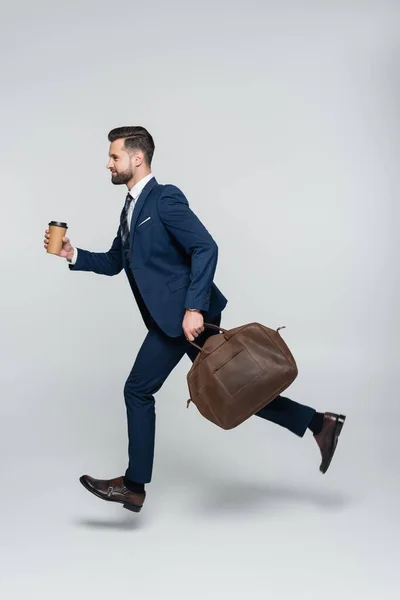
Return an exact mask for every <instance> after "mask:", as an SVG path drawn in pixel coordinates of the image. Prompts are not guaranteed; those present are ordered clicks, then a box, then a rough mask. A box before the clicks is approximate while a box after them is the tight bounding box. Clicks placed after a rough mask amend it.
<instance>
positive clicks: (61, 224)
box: [49, 221, 68, 229]
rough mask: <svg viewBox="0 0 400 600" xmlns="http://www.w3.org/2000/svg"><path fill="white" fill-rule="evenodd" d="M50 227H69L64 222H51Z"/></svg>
mask: <svg viewBox="0 0 400 600" xmlns="http://www.w3.org/2000/svg"><path fill="white" fill-rule="evenodd" d="M49 225H56V226H57V227H66V228H67V229H68V225H67V224H66V223H64V222H63V221H50V223H49Z"/></svg>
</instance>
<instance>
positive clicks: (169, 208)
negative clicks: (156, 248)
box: [158, 185, 218, 311]
mask: <svg viewBox="0 0 400 600" xmlns="http://www.w3.org/2000/svg"><path fill="white" fill-rule="evenodd" d="M158 212H159V215H160V218H161V221H162V222H163V224H164V226H165V227H166V229H167V230H168V231H169V232H170V234H171V235H172V236H173V237H174V238H175V239H176V240H177V242H178V244H179V245H180V246H181V247H182V248H183V249H184V251H185V252H186V254H187V255H188V256H190V258H191V282H190V285H189V287H188V289H187V293H186V298H185V308H198V309H199V310H203V311H207V310H208V308H209V304H210V290H211V285H212V282H213V278H214V274H215V270H216V267H217V261H218V246H217V244H216V243H215V241H214V240H213V238H212V237H211V235H210V233H209V232H208V231H207V229H206V228H205V227H204V225H203V224H202V222H201V221H200V219H199V218H198V217H197V216H196V215H195V214H194V212H193V211H192V210H191V209H190V208H189V203H188V201H187V199H186V197H185V195H184V194H183V193H182V192H181V191H180V190H179V189H178V188H177V187H176V186H174V185H166V186H164V191H163V193H162V194H161V197H160V199H159V202H158Z"/></svg>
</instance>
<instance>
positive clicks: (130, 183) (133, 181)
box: [126, 171, 151, 191]
mask: <svg viewBox="0 0 400 600" xmlns="http://www.w3.org/2000/svg"><path fill="white" fill-rule="evenodd" d="M150 174H151V171H146V172H145V173H140V175H139V174H138V175H135V176H134V177H133V178H132V179H131V180H130V181H128V183H127V184H126V187H127V188H128V190H129V191H131V189H132V188H133V187H134V186H135V185H136V184H137V183H139V181H141V180H142V179H144V178H145V177H147V175H150Z"/></svg>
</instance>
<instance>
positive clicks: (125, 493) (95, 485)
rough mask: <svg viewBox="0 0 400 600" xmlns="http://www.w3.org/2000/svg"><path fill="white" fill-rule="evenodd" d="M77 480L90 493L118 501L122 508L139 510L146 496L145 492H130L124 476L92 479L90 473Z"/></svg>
mask: <svg viewBox="0 0 400 600" xmlns="http://www.w3.org/2000/svg"><path fill="white" fill-rule="evenodd" d="M79 481H80V482H81V484H82V485H83V486H84V487H85V488H86V489H87V490H88V491H89V492H91V493H92V494H94V495H95V496H97V497H98V498H101V499H102V500H106V501H107V502H119V503H121V504H123V506H124V508H127V509H128V510H131V511H133V512H139V511H140V510H141V508H142V506H143V503H144V500H145V498H146V492H143V494H139V493H137V492H132V491H131V490H128V488H127V487H126V486H125V484H124V478H123V476H121V477H115V478H114V479H94V477H90V475H82V477H80V479H79Z"/></svg>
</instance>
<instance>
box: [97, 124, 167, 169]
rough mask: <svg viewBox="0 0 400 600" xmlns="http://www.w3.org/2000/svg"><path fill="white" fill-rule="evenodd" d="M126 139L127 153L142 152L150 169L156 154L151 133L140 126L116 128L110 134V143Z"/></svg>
mask: <svg viewBox="0 0 400 600" xmlns="http://www.w3.org/2000/svg"><path fill="white" fill-rule="evenodd" d="M121 138H124V148H125V150H126V151H127V152H129V153H132V152H133V151H134V150H142V152H143V154H144V159H145V161H146V163H147V164H148V166H149V167H150V165H151V161H152V158H153V154H154V148H155V145H154V140H153V138H152V137H151V135H150V133H149V132H148V131H147V129H145V128H144V127H140V126H139V125H135V126H131V127H116V128H115V129H112V130H111V131H110V133H109V134H108V141H109V142H115V140H119V139H121Z"/></svg>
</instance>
